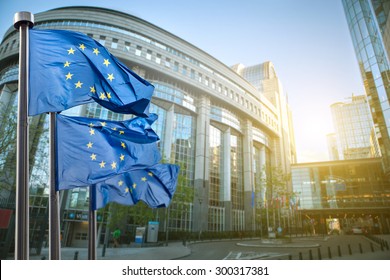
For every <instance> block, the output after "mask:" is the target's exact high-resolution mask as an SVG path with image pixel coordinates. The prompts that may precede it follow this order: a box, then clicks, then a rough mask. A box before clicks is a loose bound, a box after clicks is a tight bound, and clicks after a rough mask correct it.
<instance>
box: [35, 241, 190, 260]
mask: <svg viewBox="0 0 390 280" xmlns="http://www.w3.org/2000/svg"><path fill="white" fill-rule="evenodd" d="M102 250H103V249H102V248H98V249H97V250H96V258H97V259H98V260H173V259H178V258H182V257H185V256H188V255H189V254H191V250H190V249H189V248H188V247H185V246H184V245H183V244H182V242H174V243H169V244H168V246H159V247H140V248H134V247H121V248H106V252H105V256H104V257H102ZM76 252H78V253H77V259H78V260H88V249H87V248H69V247H65V248H61V260H73V259H74V257H75V254H76ZM42 258H45V259H49V250H48V248H43V249H42V252H41V255H40V256H30V260H41V259H42Z"/></svg>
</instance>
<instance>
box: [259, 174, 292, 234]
mask: <svg viewBox="0 0 390 280" xmlns="http://www.w3.org/2000/svg"><path fill="white" fill-rule="evenodd" d="M263 174H264V176H263V178H261V181H262V184H263V186H265V188H266V195H265V200H266V203H265V207H266V209H265V210H266V213H265V214H266V215H265V217H266V223H267V227H271V228H273V229H275V228H277V227H278V226H281V217H280V212H281V207H282V202H286V199H287V198H288V195H289V193H290V190H289V189H288V186H289V182H290V180H291V174H290V173H286V172H284V170H283V169H282V168H281V167H274V166H271V167H267V168H265V169H264V171H263Z"/></svg>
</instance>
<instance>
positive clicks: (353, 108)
mask: <svg viewBox="0 0 390 280" xmlns="http://www.w3.org/2000/svg"><path fill="white" fill-rule="evenodd" d="M331 112H332V119H333V126H334V128H335V132H336V133H335V138H336V147H337V156H338V158H337V159H338V160H343V159H358V158H371V157H380V151H376V152H375V147H376V145H373V143H374V142H376V137H375V135H373V134H372V133H371V132H372V131H373V127H374V125H373V122H372V118H371V114H370V110H369V107H368V104H367V100H366V96H364V95H360V96H352V98H351V102H337V103H335V104H333V105H331ZM372 136H374V137H372Z"/></svg>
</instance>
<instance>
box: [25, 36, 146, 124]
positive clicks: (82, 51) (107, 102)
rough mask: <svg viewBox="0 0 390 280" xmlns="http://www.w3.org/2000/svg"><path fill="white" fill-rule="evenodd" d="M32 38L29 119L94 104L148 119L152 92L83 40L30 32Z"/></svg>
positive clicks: (88, 40)
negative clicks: (94, 102)
mask: <svg viewBox="0 0 390 280" xmlns="http://www.w3.org/2000/svg"><path fill="white" fill-rule="evenodd" d="M29 35H30V54H29V55H30V69H29V75H30V77H29V83H30V90H29V108H28V112H29V113H28V114H29V115H30V116H34V115H38V114H41V113H45V112H61V111H63V110H66V109H68V108H71V107H74V106H76V105H81V104H85V103H89V102H93V101H94V100H95V101H96V102H97V103H99V104H100V105H102V106H104V107H106V108H107V109H109V110H111V111H114V112H117V113H123V114H134V115H137V116H143V117H146V116H147V115H148V114H149V105H150V99H151V98H152V95H153V90H154V86H153V85H151V84H150V83H149V82H148V81H146V80H144V79H142V78H141V77H139V76H138V75H137V74H135V73H134V72H132V71H131V70H129V69H128V68H127V67H126V66H125V65H124V64H122V63H121V62H120V61H118V60H117V59H116V58H115V57H114V56H113V55H111V54H110V53H109V52H108V51H107V50H106V49H105V48H104V47H103V46H102V45H100V44H99V43H98V42H96V41H95V40H93V39H92V38H90V37H88V36H87V35H85V34H82V33H78V32H74V31H67V30H34V29H31V30H30V31H29Z"/></svg>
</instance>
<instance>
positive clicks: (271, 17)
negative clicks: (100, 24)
mask: <svg viewBox="0 0 390 280" xmlns="http://www.w3.org/2000/svg"><path fill="white" fill-rule="evenodd" d="M91 3H93V5H95V6H98V7H105V8H111V9H115V10H120V11H123V12H126V13H129V14H133V15H135V16H137V17H140V18H142V19H144V20H147V21H149V22H151V23H153V24H155V25H157V26H159V27H161V28H163V29H165V30H167V31H169V32H171V33H173V34H175V35H177V36H179V37H181V38H183V39H184V40H186V41H188V42H190V43H192V44H193V45H195V46H197V47H198V48H200V49H202V50H204V51H206V52H207V53H209V54H210V55H212V56H214V57H215V58H217V59H218V60H220V61H221V62H223V63H224V64H226V65H228V66H231V65H233V64H236V63H243V64H244V65H246V66H251V65H255V64H259V63H262V62H264V61H272V62H273V64H274V66H275V70H276V72H277V75H278V76H279V78H280V80H281V82H282V84H283V87H284V90H285V92H287V94H288V97H289V103H290V106H291V107H292V110H293V121H294V129H295V138H296V144H297V153H298V161H299V162H312V161H324V160H328V153H327V144H326V134H328V133H330V132H333V125H332V117H331V113H330V105H331V104H333V103H335V102H340V101H348V97H350V96H351V95H352V93H354V94H355V95H359V94H364V88H363V83H362V81H361V77H360V73H359V69H358V64H357V61H356V58H355V53H354V50H353V47H352V41H351V38H350V34H349V31H348V27H347V23H346V19H345V16H344V11H343V7H342V4H341V1H340V0H326V1H324V0H272V1H271V0H214V1H210V0H193V1H183V0H165V1H161V0H148V1H145V0H132V1H130V0H128V1H125V0H116V1H115V0H113V1H106V0H105V1H101V0H95V1H86V0H67V1H65V2H64V1H59V0H51V1H43V0H35V1H31V0H13V1H11V0H0V36H2V35H3V34H4V33H5V31H6V30H7V29H8V27H9V26H11V25H12V24H13V16H14V14H15V13H16V12H19V11H29V12H32V13H38V12H42V11H46V10H49V9H52V8H58V7H63V6H80V5H87V6H91V5H92V4H91Z"/></svg>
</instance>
